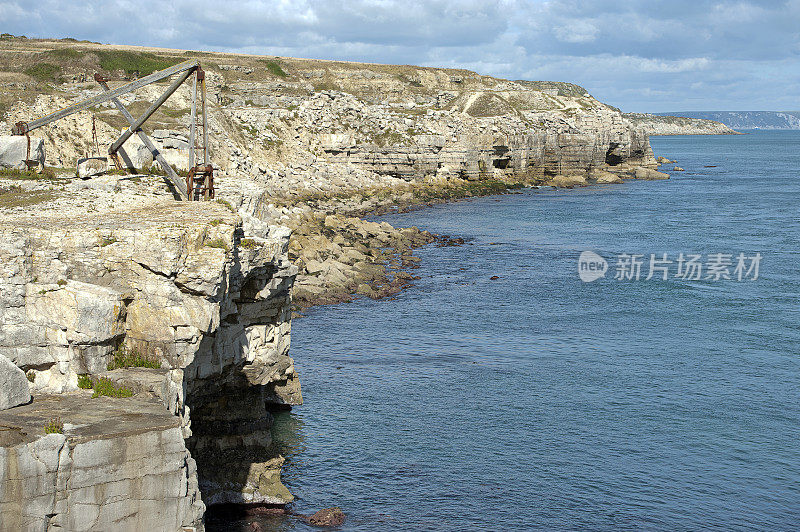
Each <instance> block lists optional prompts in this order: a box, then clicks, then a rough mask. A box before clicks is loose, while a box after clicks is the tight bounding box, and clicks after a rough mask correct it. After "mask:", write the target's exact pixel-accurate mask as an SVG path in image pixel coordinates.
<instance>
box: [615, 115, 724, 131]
mask: <svg viewBox="0 0 800 532" xmlns="http://www.w3.org/2000/svg"><path fill="white" fill-rule="evenodd" d="M623 116H624V117H625V119H626V120H627V121H629V122H630V123H631V124H632V125H633V127H635V128H637V129H640V130H642V131H644V132H645V133H647V134H648V135H739V134H740V133H739V132H738V131H734V130H733V129H731V128H729V127H728V126H726V125H725V124H723V123H722V122H715V121H713V120H705V119H702V118H686V117H683V116H661V115H651V114H645V113H625V114H624V115H623Z"/></svg>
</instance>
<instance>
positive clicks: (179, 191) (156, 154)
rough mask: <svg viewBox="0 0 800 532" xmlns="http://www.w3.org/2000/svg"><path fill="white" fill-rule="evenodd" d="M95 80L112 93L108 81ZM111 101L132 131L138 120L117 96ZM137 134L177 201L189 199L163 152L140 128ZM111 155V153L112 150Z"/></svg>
mask: <svg viewBox="0 0 800 532" xmlns="http://www.w3.org/2000/svg"><path fill="white" fill-rule="evenodd" d="M187 77H188V76H187ZM95 79H96V80H97V82H98V83H99V84H100V86H101V87H103V89H104V90H105V91H106V94H107V93H108V92H109V91H110V89H109V87H108V83H106V81H105V80H103V79H102V78H100V77H99V76H95ZM111 101H112V102H113V103H114V105H116V106H117V109H118V110H119V112H120V113H122V116H124V117H125V120H127V121H128V123H129V124H130V125H131V129H133V126H134V124H135V122H136V120H135V119H134V118H133V115H131V114H130V113H129V112H128V110H127V109H125V106H124V105H122V102H120V101H119V98H117V97H116V96H115V97H112V98H111ZM135 132H136V134H137V135H138V136H139V139H140V140H141V141H142V143H143V144H144V145H145V146H147V149H148V150H150V152H151V153H152V154H153V158H154V159H155V160H156V161H158V164H159V165H160V166H161V168H162V169H163V170H164V172H166V174H167V178H168V179H169V182H170V184H171V185H172V186H173V187H174V188H175V190H174V191H173V193H174V194H175V195H176V196H177V197H176V199H182V200H186V199H188V197H189V195H188V193H187V190H186V183H184V182H183V180H182V179H181V178H180V177H179V176H178V174H177V173H175V170H173V169H172V167H171V166H170V165H169V163H168V162H167V161H166V159H164V156H163V155H161V152H160V151H158V148H156V147H155V145H154V144H153V142H152V141H151V140H150V137H148V136H147V135H146V134H145V132H144V131H142V130H141V129H140V128H136V130H135ZM109 153H111V151H110V150H109ZM112 155H113V154H112Z"/></svg>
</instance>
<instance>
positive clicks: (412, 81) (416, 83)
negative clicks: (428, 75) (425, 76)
mask: <svg viewBox="0 0 800 532" xmlns="http://www.w3.org/2000/svg"><path fill="white" fill-rule="evenodd" d="M397 79H399V80H400V81H402V82H403V83H408V84H409V85H411V86H412V87H422V83H421V82H420V81H418V80H416V79H411V78H409V77H408V76H406V75H405V74H398V75H397Z"/></svg>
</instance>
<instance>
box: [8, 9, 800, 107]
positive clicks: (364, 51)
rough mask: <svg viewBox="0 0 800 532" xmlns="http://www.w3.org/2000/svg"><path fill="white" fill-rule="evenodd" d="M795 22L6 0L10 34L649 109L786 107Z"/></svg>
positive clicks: (793, 74) (696, 12)
mask: <svg viewBox="0 0 800 532" xmlns="http://www.w3.org/2000/svg"><path fill="white" fill-rule="evenodd" d="M798 20H800V0H788V1H785V2H776V1H774V0H691V1H690V0H671V1H670V2H652V1H650V0H593V1H592V2H585V1H581V0H547V1H543V0H427V1H423V0H339V1H337V2H331V1H330V0H225V1H224V2H220V1H219V0H172V1H171V2H166V1H164V0H107V1H106V2H103V3H99V2H97V1H96V0H38V1H37V2H30V1H28V0H0V21H2V25H3V28H2V31H7V32H11V33H15V34H25V35H28V36H41V37H75V38H79V39H90V40H94V41H101V42H111V43H119V44H139V45H150V46H164V47H174V48H187V49H194V50H198V49H199V50H221V51H241V52H249V53H265V54H275V55H289V56H295V57H317V58H329V59H348V60H354V61H359V60H361V61H372V62H386V63H409V64H421V65H431V66H433V65H440V66H452V67H466V68H472V69H475V70H478V71H480V72H481V73H486V74H493V75H498V76H502V77H507V78H511V79H519V78H537V79H556V80H564V81H572V82H576V83H579V84H582V85H584V86H586V87H587V89H589V91H590V92H591V93H592V94H594V95H596V96H598V97H601V98H603V99H605V100H607V101H608V102H609V103H611V104H613V105H616V106H619V107H623V108H631V109H632V110H633V109H635V110H652V111H659V110H669V109H668V108H669V107H670V106H673V105H675V104H676V102H677V103H680V102H683V101H688V100H689V99H693V100H692V101H698V102H699V103H698V105H701V104H702V102H703V101H706V102H708V105H707V107H709V108H719V107H720V106H724V107H748V108H756V107H758V106H760V107H762V108H769V107H770V106H771V102H776V103H775V104H774V105H775V106H779V105H789V104H779V103H777V102H788V101H789V100H791V99H792V98H795V99H796V95H797V92H796V90H795V91H794V93H792V91H791V90H789V89H790V88H792V87H795V88H796V87H797V84H798V78H800V32H798V30H797V21H798ZM767 78H769V79H771V82H770V83H769V84H765V83H764V82H763V80H764V79H767ZM697 83H701V84H702V87H704V88H703V89H702V90H705V91H707V92H706V95H705V96H704V97H703V94H702V93H701V89H700V88H698V87H701V85H695V86H694V87H695V88H693V87H692V84H697ZM656 87H657V90H656V89H655V88H656ZM722 87H724V91H723V90H721V88H722ZM646 89H651V90H646ZM789 106H794V107H796V103H795V104H791V105H789Z"/></svg>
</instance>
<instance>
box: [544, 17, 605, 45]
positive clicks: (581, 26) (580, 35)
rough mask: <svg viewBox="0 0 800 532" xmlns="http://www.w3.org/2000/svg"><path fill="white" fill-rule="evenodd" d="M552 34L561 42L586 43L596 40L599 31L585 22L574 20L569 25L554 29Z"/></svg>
mask: <svg viewBox="0 0 800 532" xmlns="http://www.w3.org/2000/svg"><path fill="white" fill-rule="evenodd" d="M553 33H554V34H555V36H556V38H557V39H558V40H559V41H561V42H569V43H587V42H592V41H594V40H595V39H597V35H598V34H599V33H600V29H599V28H598V27H597V26H595V25H594V24H592V23H591V22H589V21H587V20H576V21H574V22H572V23H570V24H565V25H563V26H556V27H554V28H553Z"/></svg>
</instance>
